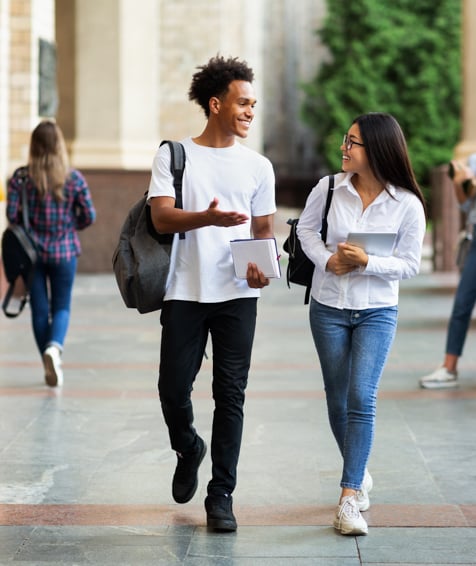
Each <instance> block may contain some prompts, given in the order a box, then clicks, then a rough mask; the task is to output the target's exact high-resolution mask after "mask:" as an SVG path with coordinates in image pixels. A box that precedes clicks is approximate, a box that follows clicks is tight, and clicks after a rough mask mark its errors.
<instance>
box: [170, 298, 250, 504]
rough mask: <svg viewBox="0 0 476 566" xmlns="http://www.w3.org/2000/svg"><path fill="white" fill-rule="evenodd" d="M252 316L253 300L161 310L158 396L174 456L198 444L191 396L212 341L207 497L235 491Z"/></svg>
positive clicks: (186, 304)
mask: <svg viewBox="0 0 476 566" xmlns="http://www.w3.org/2000/svg"><path fill="white" fill-rule="evenodd" d="M256 310H257V299H256V298H246V299H234V300H231V301H225V302H222V303H198V302H192V301H166V302H165V304H164V307H163V309H162V313H161V317H160V322H161V324H162V342H161V351H160V370H159V395H160V402H161V405H162V412H163V414H164V418H165V422H166V424H167V427H168V429H169V436H170V443H171V446H172V449H173V450H175V451H177V452H187V451H189V450H190V449H192V448H193V447H194V444H195V441H196V435H197V433H196V431H195V428H194V426H193V407H192V400H191V393H192V390H193V382H194V381H195V378H196V376H197V374H198V372H199V370H200V367H201V363H202V359H203V356H204V352H205V346H206V344H207V339H208V334H209V333H210V336H211V341H212V353H213V382H212V391H213V399H214V401H215V410H214V414H213V425H212V439H211V458H212V479H211V481H210V482H209V484H208V493H209V494H217V495H221V494H224V493H229V494H231V493H232V492H233V490H234V488H235V486H236V468H237V464H238V457H239V454H240V446H241V437H242V432H243V405H244V401H245V389H246V385H247V382H248V371H249V367H250V362H251V350H252V346H253V339H254V333H255V327H256Z"/></svg>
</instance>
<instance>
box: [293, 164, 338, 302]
mask: <svg viewBox="0 0 476 566" xmlns="http://www.w3.org/2000/svg"><path fill="white" fill-rule="evenodd" d="M333 188H334V175H330V176H329V188H328V190H327V199H326V206H325V208H324V214H323V216H322V228H321V237H322V241H323V242H325V241H326V238H327V213H328V212H329V208H330V206H331V200H332V195H333V193H334V191H333V190H332V189H333ZM298 222H299V218H290V219H289V220H288V222H287V223H288V224H289V225H290V226H291V228H290V231H289V236H288V237H287V238H286V240H285V242H284V244H283V249H284V251H285V252H286V253H288V254H289V258H288V268H287V270H286V281H287V284H288V287H289V288H291V285H290V283H294V284H296V285H303V286H304V287H306V294H305V297H304V304H305V305H307V304H308V303H309V296H310V294H311V285H312V276H313V273H314V263H313V262H312V261H311V260H310V259H309V258H308V257H307V255H306V254H305V253H304V252H303V251H302V247H301V242H300V241H299V238H298V236H297V232H296V229H297V225H298Z"/></svg>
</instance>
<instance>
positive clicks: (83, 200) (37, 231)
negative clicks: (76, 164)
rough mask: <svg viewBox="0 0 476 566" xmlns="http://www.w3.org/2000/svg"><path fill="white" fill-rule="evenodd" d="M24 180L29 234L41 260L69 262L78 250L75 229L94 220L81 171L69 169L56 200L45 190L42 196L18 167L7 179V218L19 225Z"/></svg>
mask: <svg viewBox="0 0 476 566" xmlns="http://www.w3.org/2000/svg"><path fill="white" fill-rule="evenodd" d="M23 182H25V183H26V188H27V195H28V219H29V221H30V236H31V238H32V240H33V241H34V242H35V244H36V246H37V248H38V252H39V255H40V257H41V259H42V260H43V262H45V263H60V262H61V261H69V260H71V258H73V257H75V256H78V255H79V254H80V253H81V244H80V241H79V237H78V233H77V230H82V229H83V228H86V227H87V226H89V225H90V224H92V223H93V222H94V220H95V219H96V210H95V209H94V205H93V202H92V199H91V194H90V192H89V188H88V185H87V183H86V180H85V179H84V177H83V176H82V174H81V173H80V172H79V171H77V170H76V169H71V171H70V172H69V174H68V177H67V179H66V182H65V184H64V187H63V197H64V200H62V201H61V202H56V200H55V199H54V197H53V195H52V194H51V193H50V192H49V191H48V192H47V193H46V195H45V197H44V198H43V199H42V198H40V196H39V194H38V189H37V188H36V186H35V185H34V183H33V180H32V179H31V178H30V177H29V176H28V169H27V168H25V167H21V168H19V169H17V170H16V171H15V173H14V174H13V177H12V178H11V179H10V180H9V182H8V196H7V218H8V220H9V222H11V223H12V224H22V222H23V220H22V206H21V201H22V186H23Z"/></svg>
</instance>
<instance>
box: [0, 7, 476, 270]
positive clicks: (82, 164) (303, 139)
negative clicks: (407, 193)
mask: <svg viewBox="0 0 476 566" xmlns="http://www.w3.org/2000/svg"><path fill="white" fill-rule="evenodd" d="M455 2H456V0H455ZM325 6H326V3H325V0H234V1H233V2H231V1H230V0H56V1H55V0H0V206H2V210H1V211H0V214H1V217H0V218H1V220H0V229H2V228H3V226H2V223H4V222H5V220H4V216H5V215H4V212H3V208H4V201H5V185H6V181H7V178H8V176H9V175H11V173H12V172H13V170H14V169H15V167H17V166H19V165H22V164H24V163H25V162H26V160H27V152H28V144H29V136H30V132H31V130H32V129H33V128H34V127H35V126H36V124H37V123H38V121H39V120H40V119H41V118H43V117H55V118H56V120H57V121H58V123H59V125H60V126H61V128H62V129H63V132H64V134H65V137H66V139H67V143H68V148H69V151H70V156H71V162H72V164H73V165H74V166H75V167H77V168H79V169H80V170H81V171H82V172H83V173H84V174H85V175H86V177H87V180H88V182H89V185H90V187H91V191H92V194H93V198H94V201H95V204H96V207H97V210H98V219H97V223H96V225H95V226H93V227H92V228H91V229H89V230H87V231H86V232H85V233H84V234H83V235H82V243H83V251H84V253H83V255H82V257H81V258H80V263H79V269H80V270H81V271H110V270H111V255H112V251H113V249H114V246H115V243H116V241H117V235H118V231H119V229H120V226H121V224H122V221H123V219H124V217H125V214H126V211H127V209H128V208H129V207H130V205H131V204H132V203H133V202H134V201H135V200H137V199H138V198H139V197H140V196H141V195H142V193H143V192H144V191H145V190H146V188H147V186H148V180H149V171H150V166H151V163H152V159H153V156H154V153H155V151H156V148H157V146H158V144H159V143H160V140H162V139H180V138H182V137H185V136H187V135H198V134H199V133H200V132H201V130H202V128H203V126H204V116H203V113H202V112H201V110H200V109H199V107H198V106H197V105H195V104H192V103H191V102H189V101H188V97H187V92H188V88H189V85H190V80H191V76H192V74H193V73H194V72H195V69H196V67H197V66H198V65H201V64H203V63H205V62H206V61H207V60H208V59H209V58H210V57H212V56H214V55H216V54H217V53H220V54H222V55H224V56H229V55H231V56H238V57H239V58H242V59H245V60H247V61H248V63H249V64H250V65H251V66H252V67H253V69H254V71H255V89H256V91H257V98H258V105H257V108H256V118H255V121H254V125H253V128H252V133H251V135H250V137H249V139H248V140H247V141H246V143H247V144H249V145H250V146H251V147H253V148H255V149H257V150H259V151H262V152H264V153H265V154H266V155H267V156H268V157H269V158H270V159H271V161H272V162H273V165H274V167H275V171H276V175H277V200H278V204H281V205H285V206H299V205H300V204H301V203H302V195H303V194H307V192H308V191H309V190H310V188H311V187H312V186H313V184H315V182H316V180H317V178H318V177H319V174H320V173H321V165H320V163H319V159H318V156H317V155H316V153H315V151H314V138H313V132H312V131H311V130H310V129H309V128H307V127H306V126H305V125H304V124H303V122H302V120H301V119H300V109H301V104H302V100H303V94H302V90H301V89H300V85H301V84H302V83H304V82H307V81H309V80H310V79H312V77H314V76H315V75H316V72H317V70H318V68H319V65H320V63H321V62H322V61H323V60H324V59H325V57H326V50H325V48H324V47H323V46H322V45H321V44H320V42H319V38H318V36H317V34H316V30H317V29H319V28H320V27H321V24H322V21H323V18H324V16H325ZM463 6H464V14H465V16H464V24H463V26H464V30H463V31H464V78H465V81H464V99H465V101H464V105H463V106H464V110H463V117H462V118H463V136H462V140H461V143H460V145H459V146H458V147H457V148H455V152H456V154H457V155H458V156H460V157H464V156H466V155H468V154H469V153H472V152H474V151H476V101H474V98H475V93H476V38H475V36H474V34H472V33H471V32H470V27H471V22H476V2H475V1H474V0H463ZM298 197H299V198H298ZM445 206H446V205H445ZM456 217H457V213H456V214H455V218H456ZM451 229H453V227H452V228H451Z"/></svg>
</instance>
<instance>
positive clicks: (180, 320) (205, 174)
mask: <svg viewBox="0 0 476 566" xmlns="http://www.w3.org/2000/svg"><path fill="white" fill-rule="evenodd" d="M253 78H254V77H253V71H252V69H250V68H249V67H248V65H247V64H246V62H244V61H239V60H238V59H237V58H228V59H225V58H223V57H221V56H217V57H214V58H212V59H210V60H209V61H208V63H207V64H205V65H203V66H201V67H198V71H197V72H196V73H195V74H194V75H193V78H192V83H191V86H190V90H189V98H190V100H192V101H195V102H197V103H198V104H199V105H200V107H201V108H202V109H203V111H204V113H205V116H206V119H207V121H206V125H205V128H204V130H203V131H202V133H201V134H200V135H199V136H197V137H193V138H192V137H189V138H186V139H185V140H182V143H183V145H184V147H185V153H186V166H185V173H184V178H183V190H182V192H183V209H177V208H174V205H175V191H174V187H173V178H172V174H171V172H170V150H169V148H168V146H167V145H164V146H162V147H161V148H160V149H159V150H158V152H157V154H156V156H155V158H154V162H153V166H152V176H151V182H150V187H149V202H150V206H151V212H152V220H153V223H154V226H155V228H156V230H157V231H158V232H159V233H175V245H174V252H173V257H172V262H171V270H170V274H169V280H168V284H167V293H166V296H165V305H164V307H163V309H162V313H161V319H160V320H161V324H162V341H161V352H160V370H159V384H158V386H159V394H160V402H161V406H162V412H163V415H164V419H165V422H166V424H167V427H168V430H169V436H170V442H171V446H172V449H173V450H175V451H176V453H177V467H176V470H175V473H174V477H173V480H172V495H173V497H174V499H175V501H177V503H186V502H187V501H190V500H191V499H192V497H193V496H194V494H195V492H196V490H197V486H198V468H199V466H200V464H201V462H202V460H203V458H204V456H205V453H206V450H207V448H206V443H205V441H204V440H203V439H202V438H201V437H200V436H199V435H198V434H197V432H196V430H195V428H194V426H193V407H192V400H191V392H192V388H193V382H194V380H195V377H196V376H197V374H198V372H199V370H200V366H201V362H202V359H203V355H204V352H205V346H206V343H207V339H208V335H210V337H211V345H212V349H213V382H212V391H213V398H214V402H215V409H214V413H213V424H212V435H211V460H212V477H211V479H210V481H209V483H208V488H207V492H208V495H207V497H206V499H205V509H206V513H207V525H208V527H209V528H211V529H214V530H219V531H235V530H236V528H237V525H236V519H235V517H234V514H233V508H232V493H233V490H234V489H235V486H236V469H237V464H238V457H239V452H240V446H241V437H242V429H243V404H244V399H245V389H246V385H247V380H248V371H249V367H250V360H251V350H252V345H253V338H254V332H255V323H256V310H257V309H256V307H257V299H258V297H259V295H260V289H261V288H262V287H265V286H266V285H269V279H267V278H266V277H265V276H264V274H263V273H262V272H261V271H260V270H259V266H257V265H255V264H251V263H250V264H249V266H248V271H247V278H246V279H238V278H237V277H236V276H235V271H234V267H233V261H232V256H231V251H230V240H234V239H239V238H249V237H250V236H252V237H254V238H270V237H273V218H274V213H275V212H276V205H275V192H274V189H275V182H274V173H273V168H272V165H271V163H270V161H269V160H268V159H266V158H265V157H263V156H262V155H260V154H258V153H257V152H255V151H253V150H251V149H249V148H247V147H245V146H244V145H242V144H241V143H239V142H238V140H237V138H246V137H247V135H248V131H249V129H250V126H251V123H252V121H253V117H254V107H255V104H256V98H255V94H254V90H253V87H252V81H253ZM182 232H184V233H185V238H184V239H179V237H178V233H182Z"/></svg>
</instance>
